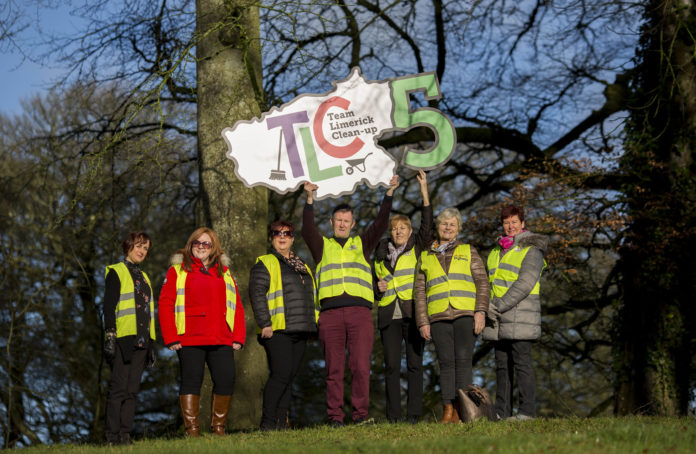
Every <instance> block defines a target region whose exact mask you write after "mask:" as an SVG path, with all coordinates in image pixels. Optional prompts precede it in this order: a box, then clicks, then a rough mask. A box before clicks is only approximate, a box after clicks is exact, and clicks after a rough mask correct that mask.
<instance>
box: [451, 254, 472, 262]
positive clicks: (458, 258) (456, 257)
mask: <svg viewBox="0 0 696 454" xmlns="http://www.w3.org/2000/svg"><path fill="white" fill-rule="evenodd" d="M452 259H453V260H464V261H467V260H469V258H468V257H467V256H466V255H453V256H452Z"/></svg>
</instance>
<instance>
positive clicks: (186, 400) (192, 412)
mask: <svg viewBox="0 0 696 454" xmlns="http://www.w3.org/2000/svg"><path fill="white" fill-rule="evenodd" d="M200 399H201V397H200V396H196V395H195V394H184V395H181V396H179V405H180V406H181V416H183V418H184V427H186V436H188V437H200V436H201V433H200V431H199V430H198V427H199V424H198V413H199V412H200V408H199V404H200Z"/></svg>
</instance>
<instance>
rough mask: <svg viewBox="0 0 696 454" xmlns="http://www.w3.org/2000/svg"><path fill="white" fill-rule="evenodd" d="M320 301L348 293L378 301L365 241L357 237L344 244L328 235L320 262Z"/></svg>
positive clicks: (318, 282)
mask: <svg viewBox="0 0 696 454" xmlns="http://www.w3.org/2000/svg"><path fill="white" fill-rule="evenodd" d="M317 285H318V286H319V303H320V304H321V301H322V300H324V299H325V298H331V297H333V296H339V295H342V294H344V293H347V294H349V295H352V296H356V297H359V298H363V299H365V300H367V301H369V302H370V303H373V302H374V299H375V298H374V294H373V292H372V268H371V267H370V264H369V263H367V261H366V260H365V256H364V255H363V248H362V240H361V239H360V237H358V236H355V237H351V238H348V241H346V243H345V244H344V245H343V247H341V245H340V244H339V243H338V242H337V241H336V240H335V239H333V238H326V237H325V238H324V253H323V255H322V257H321V262H319V264H318V265H317Z"/></svg>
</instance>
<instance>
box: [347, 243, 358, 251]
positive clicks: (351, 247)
mask: <svg viewBox="0 0 696 454" xmlns="http://www.w3.org/2000/svg"><path fill="white" fill-rule="evenodd" d="M357 248H358V247H357V246H356V245H354V244H353V245H351V246H348V250H349V251H354V250H356V249H357Z"/></svg>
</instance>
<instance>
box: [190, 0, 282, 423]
mask: <svg viewBox="0 0 696 454" xmlns="http://www.w3.org/2000/svg"><path fill="white" fill-rule="evenodd" d="M196 13H197V33H198V44H197V67H196V70H197V86H198V88H197V90H198V92H197V94H198V157H199V167H200V184H201V209H200V210H199V216H200V218H199V221H200V222H199V223H200V224H207V225H209V226H211V227H212V228H213V229H214V230H215V232H216V233H217V234H218V236H219V237H220V241H221V242H222V246H223V248H224V250H225V252H226V253H227V255H228V256H229V257H230V259H231V261H232V264H231V270H232V274H233V276H234V278H235V280H236V281H237V285H238V287H239V291H240V292H241V297H242V302H243V303H244V310H245V315H246V326H247V342H246V345H245V346H244V349H243V350H241V351H240V352H238V353H236V354H235V367H236V382H235V390H234V396H233V398H232V406H231V409H230V415H231V417H230V418H228V426H230V427H232V428H234V429H241V428H249V427H254V426H257V425H258V424H259V421H260V418H261V403H262V398H263V384H264V382H265V379H266V376H267V373H268V372H267V367H266V358H265V354H264V352H263V349H262V348H261V347H260V346H259V345H258V343H257V342H256V340H255V324H254V319H253V315H252V311H251V306H250V305H249V301H248V296H247V295H248V288H247V287H248V281H249V270H250V269H251V267H252V265H253V264H254V262H255V259H256V257H258V256H259V255H262V254H264V253H265V252H266V235H265V232H266V224H267V212H268V193H267V190H266V189H263V188H256V189H249V188H246V187H245V186H244V185H243V184H242V182H241V181H239V180H238V179H237V178H236V176H235V174H234V166H233V163H232V161H231V160H229V159H227V157H226V156H225V154H226V151H227V147H226V145H225V143H224V141H223V138H222V135H221V133H222V130H223V128H225V127H227V126H232V125H233V124H234V123H235V122H236V121H237V120H242V119H245V120H248V119H251V118H253V117H254V116H258V115H260V108H259V101H260V100H261V95H260V90H259V87H260V86H261V52H260V45H259V33H260V32H259V13H258V8H257V7H256V6H253V4H252V3H251V2H246V1H243V0H231V1H224V0H197V2H196ZM207 383H208V386H209V383H210V382H209V381H207ZM203 397H204V398H205V399H206V400H205V401H204V402H203V403H202V404H201V413H202V415H203V414H204V415H205V418H202V419H201V427H204V428H205V427H207V426H208V421H209V418H210V401H209V400H208V399H209V393H208V392H205V395H203V393H202V398H203Z"/></svg>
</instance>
